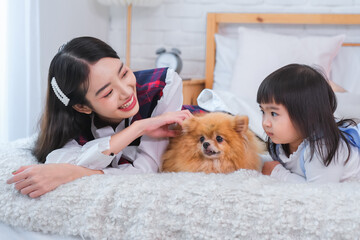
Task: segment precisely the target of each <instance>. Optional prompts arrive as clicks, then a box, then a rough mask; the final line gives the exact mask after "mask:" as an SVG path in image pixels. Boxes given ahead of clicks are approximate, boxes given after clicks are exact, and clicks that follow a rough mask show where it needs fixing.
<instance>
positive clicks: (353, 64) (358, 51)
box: [331, 47, 360, 94]
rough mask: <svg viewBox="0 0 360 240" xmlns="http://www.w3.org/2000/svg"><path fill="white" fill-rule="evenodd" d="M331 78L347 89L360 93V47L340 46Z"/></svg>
mask: <svg viewBox="0 0 360 240" xmlns="http://www.w3.org/2000/svg"><path fill="white" fill-rule="evenodd" d="M331 79H332V80H333V81H334V82H335V83H336V84H338V85H340V86H341V87H343V88H345V89H346V90H347V91H349V92H351V93H355V94H360V47H342V48H341V49H340V51H339V54H338V55H337V56H336V58H335V60H334V62H333V65H332V71H331Z"/></svg>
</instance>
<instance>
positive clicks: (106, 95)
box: [104, 90, 113, 98]
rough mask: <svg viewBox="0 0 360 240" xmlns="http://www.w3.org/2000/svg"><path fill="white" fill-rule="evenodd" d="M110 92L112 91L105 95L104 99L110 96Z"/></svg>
mask: <svg viewBox="0 0 360 240" xmlns="http://www.w3.org/2000/svg"><path fill="white" fill-rule="evenodd" d="M112 91H113V90H111V91H110V92H109V93H108V94H106V95H105V96H104V97H105V98H106V97H108V96H110V94H111V93H112Z"/></svg>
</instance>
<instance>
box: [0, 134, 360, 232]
mask: <svg viewBox="0 0 360 240" xmlns="http://www.w3.org/2000/svg"><path fill="white" fill-rule="evenodd" d="M33 142H34V138H28V139H22V140H19V141H16V142H12V143H3V144H2V145H1V147H0V192H1V197H0V221H2V222H4V223H7V224H9V225H11V226H16V227H21V228H24V229H26V230H31V231H40V232H44V233H49V234H60V235H65V236H82V237H85V238H87V239H238V238H240V239H274V238H275V239H356V238H358V237H359V236H360V207H359V206H360V191H359V189H360V182H359V181H352V182H346V183H339V184H321V185H320V184H288V183H281V182H278V181H276V180H274V179H272V178H271V177H268V176H262V175H261V174H260V173H258V172H256V171H252V170H240V171H237V172H234V173H231V174H227V175H225V174H203V173H161V174H143V175H131V176H129V175H126V176H110V175H101V176H100V175H96V176H91V177H83V178H81V179H78V180H76V181H73V182H71V183H68V184H65V185H63V186H60V187H58V188H57V189H55V190H54V191H52V192H50V193H48V194H45V195H44V196H42V197H39V198H37V199H31V198H29V197H27V196H23V195H21V194H19V193H18V192H17V190H15V189H14V186H12V185H8V184H6V180H7V179H8V178H9V177H10V176H11V172H12V171H14V170H16V169H17V168H18V167H20V166H21V165H28V164H33V163H35V159H34V157H33V156H32V155H31V153H30V150H29V148H30V147H31V146H32V144H33Z"/></svg>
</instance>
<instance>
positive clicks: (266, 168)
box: [262, 161, 280, 176]
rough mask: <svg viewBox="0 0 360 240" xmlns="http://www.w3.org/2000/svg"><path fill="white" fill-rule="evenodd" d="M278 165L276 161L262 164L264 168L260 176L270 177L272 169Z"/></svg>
mask: <svg viewBox="0 0 360 240" xmlns="http://www.w3.org/2000/svg"><path fill="white" fill-rule="evenodd" d="M278 164H280V163H279V162H278V161H269V162H264V166H263V169H262V174H264V175H269V176H270V175H271V173H272V171H273V169H274V168H275V167H276V166H277V165H278Z"/></svg>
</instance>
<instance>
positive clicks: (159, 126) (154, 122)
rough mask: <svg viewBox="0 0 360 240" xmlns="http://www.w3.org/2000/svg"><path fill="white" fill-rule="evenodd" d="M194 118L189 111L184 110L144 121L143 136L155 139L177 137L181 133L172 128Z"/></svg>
mask: <svg viewBox="0 0 360 240" xmlns="http://www.w3.org/2000/svg"><path fill="white" fill-rule="evenodd" d="M192 116H193V115H192V114H191V113H190V111H189V110H182V111H177V112H167V113H164V114H161V115H159V116H156V117H152V118H147V119H144V120H143V123H142V124H144V130H143V134H144V135H148V136H150V137H154V138H161V137H175V136H177V135H178V134H179V131H178V130H175V129H173V128H171V125H173V124H179V125H181V123H182V122H183V121H184V120H185V119H187V118H190V117H192Z"/></svg>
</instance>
